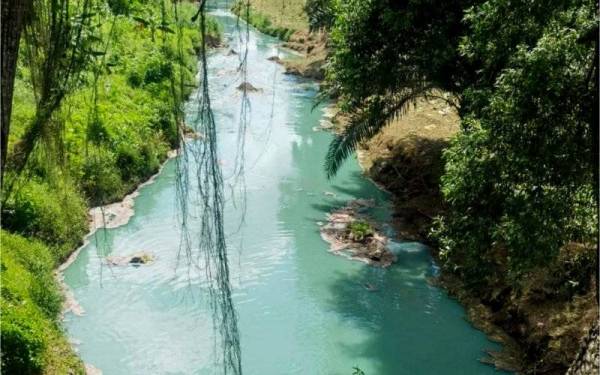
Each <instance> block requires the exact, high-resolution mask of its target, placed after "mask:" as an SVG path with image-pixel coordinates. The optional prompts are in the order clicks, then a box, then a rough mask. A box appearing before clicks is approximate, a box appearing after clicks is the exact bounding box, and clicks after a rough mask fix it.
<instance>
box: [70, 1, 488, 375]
mask: <svg viewBox="0 0 600 375" xmlns="http://www.w3.org/2000/svg"><path fill="white" fill-rule="evenodd" d="M213 15H214V16H215V17H216V18H217V19H218V20H219V22H220V23H221V25H222V26H223V32H224V35H225V38H226V39H227V40H228V41H229V43H230V46H231V47H232V48H234V49H235V48H239V49H242V48H243V47H237V43H238V42H237V41H238V36H237V35H238V34H237V33H238V29H237V28H236V20H235V18H234V17H233V16H232V15H231V14H229V13H226V12H224V11H217V12H213ZM277 45H278V42H277V40H275V39H273V38H271V37H267V36H264V35H262V34H259V33H257V32H255V31H251V32H250V41H249V43H248V49H249V53H248V81H249V82H250V83H251V84H252V85H254V86H255V87H257V88H259V89H260V90H261V91H259V92H255V93H250V94H249V96H250V97H249V99H250V103H251V122H250V124H249V125H248V131H247V134H246V137H245V144H246V150H245V151H246V153H245V160H246V163H245V186H246V191H247V196H246V214H245V220H244V224H243V225H242V226H241V228H240V222H241V209H240V207H241V205H240V198H239V197H237V198H236V197H235V194H233V196H232V194H229V193H226V196H227V197H228V198H229V199H228V201H227V203H226V212H225V229H226V231H227V233H228V237H227V242H228V247H229V256H230V267H231V277H232V279H231V282H232V287H233V299H234V303H235V306H236V309H237V312H238V315H239V327H240V334H241V342H242V360H243V369H244V373H246V374H257V375H279V374H310V375H312V374H345V375H350V374H352V373H353V367H354V366H357V367H360V368H361V369H362V370H363V371H364V372H365V374H367V375H375V374H390V375H400V374H407V375H408V374H411V375H413V374H461V375H463V374H491V373H496V371H495V370H493V368H491V367H489V366H486V365H484V364H482V363H480V362H479V361H478V359H479V358H481V357H483V356H484V355H485V353H484V350H485V349H498V347H497V345H495V344H494V343H491V342H490V341H488V340H487V339H486V337H485V336H484V334H483V333H481V332H480V331H478V330H475V329H474V328H473V327H472V326H471V325H470V324H469V323H468V322H467V321H466V320H465V312H464V310H463V309H462V308H461V306H460V305H459V304H458V303H457V302H456V301H454V300H453V299H450V298H449V297H448V296H447V295H446V293H445V292H444V291H442V290H440V289H438V288H436V287H433V286H431V285H430V284H428V282H427V280H426V279H427V278H428V277H431V276H434V275H435V272H436V267H435V264H434V263H433V261H432V259H431V257H430V256H429V254H428V251H427V249H426V247H424V246H423V245H421V244H419V243H412V242H400V241H399V242H396V243H394V244H393V249H394V251H395V252H396V253H397V254H398V263H397V264H395V265H393V266H392V267H390V268H389V269H387V270H383V269H376V268H372V267H369V266H367V265H365V264H363V263H360V262H356V261H351V260H348V259H345V258H342V257H338V256H335V255H332V254H330V253H328V251H327V250H328V245H327V244H326V243H325V242H324V241H323V240H322V239H321V238H320V236H319V227H318V225H317V222H318V221H324V220H325V215H326V213H327V212H329V211H331V210H332V209H334V208H336V207H340V206H343V205H344V204H345V203H346V202H347V201H349V200H352V199H356V198H372V199H374V200H375V201H376V202H377V207H376V208H375V209H373V210H372V214H373V216H375V217H377V218H378V219H380V220H382V221H385V220H386V219H388V218H389V213H390V207H389V197H388V196H387V195H386V194H385V193H383V192H381V191H379V190H378V189H377V188H376V187H375V186H374V185H373V184H372V183H371V182H370V181H369V180H367V179H365V178H364V177H363V176H362V175H361V172H360V169H359V166H358V165H357V163H356V160H354V159H352V160H349V161H348V162H347V163H346V164H345V165H344V167H343V168H342V170H341V171H340V173H339V175H338V176H337V177H336V178H335V179H333V180H331V181H328V180H327V179H326V177H325V175H324V172H323V167H322V165H323V158H324V155H325V152H326V150H327V145H328V143H329V141H330V140H331V137H332V136H331V135H330V134H328V133H326V132H322V131H317V129H315V127H318V126H319V121H320V120H321V119H322V117H323V110H324V108H323V107H316V108H314V109H313V105H314V98H315V95H316V94H317V89H318V88H317V86H316V85H315V84H314V83H312V82H310V81H305V80H302V79H299V78H297V77H292V76H288V75H285V74H283V68H282V67H281V66H280V65H278V64H276V63H274V62H271V61H268V60H267V58H268V57H270V56H273V55H275V54H279V55H280V56H284V55H285V54H286V52H284V51H281V50H279V48H278V47H277ZM227 52H228V48H224V49H219V50H217V51H213V52H211V56H210V58H209V65H210V72H209V78H210V85H211V100H212V104H213V109H214V112H215V116H216V122H217V126H218V136H219V152H220V155H221V156H220V157H221V164H222V165H223V168H224V174H225V177H227V176H228V175H229V174H231V172H232V169H233V167H232V166H233V165H234V164H235V157H236V152H237V150H238V147H237V138H238V128H239V116H240V115H239V113H240V106H241V95H240V92H239V91H238V90H236V87H237V86H238V85H239V84H240V83H241V81H240V77H239V74H238V73H237V72H236V68H237V67H238V65H239V59H240V56H239V55H235V54H230V53H227ZM193 111H194V105H193V103H190V104H189V105H188V112H189V118H188V121H193V116H192V112H193ZM175 181H176V174H175V162H174V161H173V160H171V161H169V162H168V163H167V164H166V166H165V168H164V169H163V171H162V173H161V174H160V175H159V176H158V177H157V178H156V182H155V183H154V184H151V185H148V186H146V187H144V188H142V190H141V194H140V195H139V197H137V198H136V200H135V216H134V217H133V218H132V219H131V220H130V222H129V223H128V224H127V225H125V226H122V227H119V228H116V229H109V230H105V231H98V232H97V233H96V234H95V235H94V236H92V237H91V241H90V244H89V245H87V246H86V247H84V248H83V249H82V251H81V253H80V255H79V257H78V258H77V260H76V261H75V262H74V263H73V264H72V265H71V266H70V267H69V268H68V269H67V270H66V272H65V281H66V283H67V284H68V285H69V286H70V287H71V288H72V290H73V292H74V295H75V297H76V299H77V300H78V301H79V303H80V304H81V305H82V307H83V308H84V309H85V314H84V315H83V316H74V315H72V314H68V315H67V317H66V319H65V326H66V328H67V330H68V333H69V335H70V336H71V338H72V341H73V343H74V345H75V346H76V348H77V349H78V351H79V353H80V355H81V357H82V358H83V360H84V361H85V362H87V363H90V364H92V365H94V366H95V367H98V368H100V369H101V370H102V371H103V373H104V374H105V375H120V374H216V373H220V372H219V371H218V365H217V364H215V360H214V359H213V358H214V350H215V344H214V335H213V326H212V323H211V315H210V309H209V308H208V307H207V301H206V299H207V297H206V293H205V292H203V288H202V286H203V283H204V281H203V276H202V275H197V274H195V273H194V272H191V273H188V272H187V269H186V267H185V266H181V264H180V267H179V268H177V269H176V265H177V252H178V248H179V239H180V230H179V226H178V219H177V218H178V215H177V210H178V208H177V204H176V198H175V196H176V193H175V191H176V190H175V189H176V186H175ZM233 183H234V181H233V180H232V179H227V180H226V183H225V190H226V192H228V191H229V190H231V189H229V186H230V185H232V184H233ZM236 186H238V187H239V181H238V185H236ZM232 191H239V189H235V188H234V189H232ZM388 230H389V228H388ZM140 250H144V251H149V252H152V253H154V254H155V255H156V257H157V259H156V261H155V262H154V263H153V264H151V265H146V266H142V267H137V268H136V267H112V268H108V267H107V266H103V261H102V259H103V257H104V256H105V255H106V253H107V252H108V253H110V254H112V255H125V254H130V253H133V252H137V251H140ZM365 284H371V285H372V286H374V287H375V288H376V291H370V290H367V288H365ZM215 366H217V367H215Z"/></svg>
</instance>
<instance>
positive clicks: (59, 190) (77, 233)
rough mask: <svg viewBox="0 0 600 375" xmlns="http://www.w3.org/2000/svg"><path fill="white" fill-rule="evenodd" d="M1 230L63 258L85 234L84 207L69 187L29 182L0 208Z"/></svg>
mask: <svg viewBox="0 0 600 375" xmlns="http://www.w3.org/2000/svg"><path fill="white" fill-rule="evenodd" d="M2 227H3V228H5V229H9V230H11V231H15V232H18V233H20V234H22V235H24V236H31V237H35V238H37V239H40V240H42V241H44V242H46V243H48V244H51V245H53V246H55V247H56V249H57V250H56V251H57V254H56V256H57V258H62V257H63V256H65V255H66V254H67V253H68V252H69V251H70V250H71V249H73V248H74V247H75V246H76V245H77V244H78V243H79V242H80V241H81V238H82V236H83V235H84V234H85V233H86V231H87V221H86V205H85V202H84V201H83V200H82V198H81V197H80V195H79V194H78V192H77V191H75V190H74V189H73V187H72V186H70V185H68V184H64V183H59V184H57V185H51V184H49V183H47V182H42V181H39V180H37V179H30V180H28V181H27V182H25V183H24V184H23V185H22V186H19V187H17V190H16V191H15V192H14V193H13V194H12V195H11V197H10V199H9V200H8V201H7V202H6V203H5V204H4V206H3V207H2Z"/></svg>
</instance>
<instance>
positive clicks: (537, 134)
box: [438, 1, 598, 280]
mask: <svg viewBox="0 0 600 375" xmlns="http://www.w3.org/2000/svg"><path fill="white" fill-rule="evenodd" d="M536 5H539V7H537V6H533V7H531V8H529V7H527V9H518V8H517V9H515V8H514V7H513V6H510V7H509V6H508V3H506V2H504V1H496V2H487V3H485V4H484V5H482V6H481V7H480V8H476V9H472V10H471V11H470V13H469V14H468V17H467V20H468V21H469V22H471V24H472V28H473V30H475V32H474V34H472V35H471V36H469V37H467V38H465V40H464V43H463V45H462V49H463V51H465V54H467V53H468V54H469V55H470V56H472V57H473V58H474V59H478V60H479V59H481V60H483V62H482V65H483V66H484V69H493V70H497V69H498V66H499V65H500V66H502V69H500V70H499V71H498V73H497V74H496V75H495V77H496V80H495V82H494V84H493V86H492V87H488V85H487V84H485V82H484V81H483V80H481V81H479V82H478V84H477V85H473V86H472V88H470V89H469V90H466V91H465V99H464V100H463V102H464V103H465V106H466V107H467V108H469V109H470V110H471V111H472V112H471V115H469V116H466V117H465V118H464V119H463V128H464V131H463V133H462V134H460V135H459V136H458V138H457V140H455V142H454V143H453V145H452V147H451V148H450V149H449V150H448V151H447V152H446V155H445V158H446V161H447V165H446V174H445V176H444V177H443V179H442V191H443V194H444V197H445V198H446V201H447V202H448V203H449V212H448V215H447V216H446V218H445V219H444V223H443V226H441V227H440V229H441V230H440V232H438V236H439V238H440V239H441V243H442V245H443V247H444V248H445V249H446V250H445V252H444V254H445V256H446V259H447V260H448V261H449V262H450V263H462V264H464V265H466V267H465V268H464V269H463V270H462V271H461V273H462V274H463V276H465V277H466V278H467V279H471V280H477V279H481V277H482V276H483V275H486V274H487V275H488V276H489V270H490V268H494V269H496V272H504V270H503V269H502V268H503V267H500V268H499V267H494V265H493V264H492V262H493V259H495V258H497V256H496V255H495V254H496V253H497V252H498V251H501V252H502V253H505V255H506V257H507V261H508V264H507V265H506V266H505V267H507V270H508V271H509V272H508V275H509V277H513V278H516V277H518V276H519V275H520V273H522V272H524V271H526V270H528V269H531V268H532V267H533V266H535V265H540V264H546V263H548V262H549V261H551V260H552V259H555V258H556V257H557V256H558V254H559V250H560V249H561V248H562V247H563V246H564V245H565V244H567V243H568V242H580V243H594V242H595V238H596V236H597V228H596V227H595V226H594V223H596V222H597V219H598V216H597V215H598V212H597V209H596V206H595V202H594V194H593V191H594V184H593V173H592V171H593V168H595V167H596V168H597V166H594V165H593V164H591V163H590V161H591V160H592V159H591V154H590V153H591V150H592V143H593V139H592V132H591V129H590V126H591V125H592V121H591V118H590V111H589V108H591V107H592V106H593V105H594V103H593V92H592V90H593V86H592V85H590V82H589V80H590V76H589V74H590V66H591V65H592V61H593V56H592V53H593V50H592V49H591V48H590V46H587V45H585V44H582V43H580V42H579V41H578V39H579V37H580V36H581V34H582V33H583V32H584V31H585V29H586V25H587V24H589V23H590V22H593V19H594V18H593V9H594V8H593V6H592V5H593V4H592V3H588V4H586V3H585V2H572V3H571V6H570V7H567V8H566V9H563V8H561V7H559V8H556V9H548V8H547V7H546V6H542V4H541V3H540V4H537V3H536ZM498 12H501V13H502V15H503V21H502V22H503V24H504V25H506V26H507V27H506V28H505V29H503V30H506V31H505V32H504V33H502V32H498V31H497V30H496V29H494V30H496V31H495V32H494V33H493V34H488V33H484V32H483V30H486V29H487V30H488V31H491V29H492V27H493V24H496V23H497V20H496V17H497V16H498ZM524 15H527V17H525V19H527V20H529V22H522V20H523V16H524ZM574 19H575V20H576V22H575V23H573V21H572V20H574ZM573 25H578V26H577V27H574V26H573ZM481 38H484V40H485V41H486V42H484V41H482V40H480V39H481ZM490 46H501V48H494V47H490ZM511 51H512V53H510V52H511ZM501 64H504V65H501ZM486 73H487V72H485V71H482V74H484V75H485V76H487V74H486Z"/></svg>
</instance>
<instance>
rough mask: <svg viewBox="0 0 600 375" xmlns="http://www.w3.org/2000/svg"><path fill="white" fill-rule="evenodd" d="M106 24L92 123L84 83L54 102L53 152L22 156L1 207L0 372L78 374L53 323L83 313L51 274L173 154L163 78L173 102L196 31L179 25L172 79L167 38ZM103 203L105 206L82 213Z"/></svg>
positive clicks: (129, 206) (24, 75)
mask: <svg viewBox="0 0 600 375" xmlns="http://www.w3.org/2000/svg"><path fill="white" fill-rule="evenodd" d="M148 7H150V8H151V7H153V5H148ZM180 11H181V15H182V16H183V17H184V18H185V19H186V20H189V19H190V18H191V16H192V15H193V14H194V13H195V11H196V7H195V6H194V5H193V4H184V5H182V6H181V9H180ZM168 16H169V17H170V16H172V15H171V14H169V15H168ZM110 17H111V19H112V18H113V17H112V15H110ZM115 19H116V21H115V24H114V26H113V27H114V30H118V33H116V34H115V36H114V39H113V40H112V43H111V45H110V46H109V48H108V53H107V57H106V58H107V61H110V67H109V68H107V69H106V70H105V71H103V72H102V74H101V75H100V77H99V78H98V87H102V88H103V89H102V90H99V94H98V98H97V108H96V109H95V112H94V113H95V117H94V122H93V124H92V125H90V124H89V116H90V111H91V109H90V104H89V100H88V99H89V97H91V93H92V91H93V87H92V86H91V85H90V84H87V83H86V84H83V85H81V86H80V87H78V88H77V90H75V91H74V92H72V93H70V94H69V95H68V96H67V97H66V98H65V100H64V111H61V115H60V117H61V119H62V120H63V121H64V124H63V126H64V132H63V134H62V135H63V137H64V139H62V138H61V140H60V141H61V142H64V143H62V145H63V148H60V149H59V150H60V152H62V153H61V154H59V155H54V154H53V153H54V152H56V150H55V149H52V148H50V149H45V148H44V147H45V146H47V143H44V142H42V144H41V145H39V146H38V150H37V151H36V152H37V153H38V154H34V155H33V156H32V158H31V163H30V164H31V165H30V166H29V169H28V170H27V172H26V173H27V175H28V178H26V179H22V180H18V182H17V184H16V186H17V187H16V188H15V189H14V191H13V192H12V194H11V195H10V197H9V198H8V199H6V200H5V201H4V204H3V207H2V245H3V248H2V256H1V260H2V270H3V272H2V299H1V303H2V313H3V319H2V326H1V329H2V352H3V355H2V369H3V371H6V372H7V373H15V374H16V373H42V374H60V375H62V374H67V373H73V374H83V373H85V371H86V369H85V368H84V365H83V363H81V361H80V360H79V359H78V357H77V354H76V352H75V350H74V349H73V348H72V347H71V344H70V343H69V342H68V339H67V338H66V336H65V335H64V333H63V330H62V327H61V322H60V320H61V318H62V316H63V314H64V309H63V300H66V304H67V306H68V307H69V308H70V309H71V311H73V312H74V313H76V314H77V313H79V314H82V313H83V309H81V307H80V306H78V305H77V304H76V303H75V302H74V299H73V298H72V296H70V295H69V293H66V296H65V297H63V296H62V295H61V280H60V279H61V276H60V272H61V271H62V270H64V268H65V267H66V265H67V264H68V262H69V261H73V260H74V259H75V257H76V255H77V250H75V249H79V248H80V247H81V246H82V242H83V241H84V240H82V239H84V238H87V236H86V233H88V236H89V233H90V229H91V228H90V222H95V223H96V224H95V225H93V228H94V229H97V228H98V227H101V226H102V225H103V224H98V223H100V222H102V223H105V224H108V226H116V225H121V224H123V223H125V222H127V220H128V218H129V217H131V215H132V214H133V203H132V202H133V198H134V196H135V195H136V194H137V189H139V188H140V186H141V185H144V181H147V180H148V178H151V177H152V176H154V175H156V173H158V172H159V171H160V169H161V166H162V165H163V163H164V161H165V160H166V159H167V158H168V157H172V156H173V153H172V152H169V149H171V148H173V147H175V146H176V145H177V143H178V139H179V134H178V128H179V127H178V126H177V124H176V122H175V121H174V120H173V118H172V108H171V107H170V105H171V104H170V103H171V102H172V100H171V99H169V98H172V95H173V92H172V86H171V84H170V82H171V78H173V79H179V78H181V79H182V82H183V84H184V87H183V92H182V93H181V95H182V98H183V99H185V97H186V96H187V95H189V94H190V93H191V91H192V87H193V86H194V80H195V79H194V76H195V73H196V70H197V56H196V53H197V51H198V50H199V48H198V46H199V45H200V43H201V42H202V41H201V38H200V37H199V35H198V32H197V28H196V26H195V25H194V24H193V23H191V22H188V21H185V22H183V23H182V24H181V26H182V34H181V35H180V36H179V37H180V38H181V48H182V49H181V51H182V53H183V56H182V57H181V62H182V64H183V66H181V69H179V70H177V73H175V72H174V70H173V69H171V68H169V64H170V62H169V61H168V60H167V54H170V56H174V55H175V48H176V47H177V44H176V41H175V37H174V36H170V34H168V35H166V36H165V38H164V43H162V44H159V43H155V42H154V39H155V35H154V34H155V31H154V30H151V29H150V28H146V27H145V25H144V24H143V22H142V21H140V20H136V19H134V18H131V17H115ZM208 29H209V33H210V38H209V40H207V42H208V43H209V44H210V45H211V46H212V45H213V44H214V42H215V40H216V39H219V38H220V34H219V31H218V28H217V26H216V24H215V23H214V22H212V20H211V21H210V22H209V24H208ZM102 32H103V33H108V32H109V31H108V29H107V30H102ZM103 35H104V34H103ZM173 75H176V76H177V77H178V78H176V77H173ZM28 77H29V70H28V68H27V67H26V66H25V64H20V65H19V73H18V74H17V79H16V82H15V97H14V103H15V104H14V110H13V113H12V130H14V131H12V132H11V138H10V142H9V154H8V163H7V164H8V166H7V176H8V178H13V177H14V176H13V174H12V172H11V171H10V166H11V165H12V164H11V163H12V160H13V158H17V157H18V156H19V155H18V151H19V144H20V142H21V137H22V136H23V134H24V133H25V132H26V129H27V126H28V124H29V123H30V121H31V119H32V117H33V116H34V115H35V100H34V95H33V88H32V86H31V82H29V78H28ZM187 133H189V131H188V132H187ZM47 141H48V143H51V142H54V141H55V140H54V139H52V140H47ZM52 144H53V145H54V143H52ZM42 156H43V157H42ZM54 158H56V159H54ZM59 159H61V160H64V161H65V164H64V165H61V166H60V167H56V166H54V165H52V164H51V163H46V162H45V161H44V160H52V161H57V160H59ZM57 163H58V162H57ZM146 183H147V182H146ZM3 193H6V192H3ZM124 198H125V200H124V201H122V200H123V199H124ZM114 202H119V203H114ZM111 203H112V204H111ZM106 204H109V207H108V209H107V210H100V209H98V208H96V209H91V208H90V207H93V206H102V205H106ZM88 210H91V211H90V213H91V216H88V214H87V212H88ZM102 211H104V212H105V213H106V214H107V216H106V217H105V218H102V214H101V212H102ZM92 230H93V229H92ZM65 262H67V263H65ZM63 291H64V290H63Z"/></svg>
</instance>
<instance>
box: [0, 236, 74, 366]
mask: <svg viewBox="0 0 600 375" xmlns="http://www.w3.org/2000/svg"><path fill="white" fill-rule="evenodd" d="M0 238H1V241H2V254H1V256H0V260H1V266H0V267H1V274H0V276H1V281H2V285H1V288H0V290H1V297H0V306H1V307H2V326H1V333H2V372H3V373H6V374H38V373H45V374H67V373H73V374H84V369H83V365H82V363H81V361H80V360H79V359H78V358H77V356H76V355H75V353H74V352H73V349H72V348H71V346H70V344H69V343H68V341H67V339H66V337H65V336H64V335H63V333H62V330H61V328H60V326H59V323H58V321H57V316H58V314H59V312H60V309H61V303H62V295H61V294H60V290H59V286H58V284H57V282H56V280H55V279H54V277H53V269H54V267H55V266H56V265H57V263H58V257H57V254H56V252H54V251H52V249H51V248H50V247H48V246H46V245H44V244H43V243H42V242H40V241H33V240H28V239H26V238H24V237H22V236H19V235H16V234H11V233H8V232H6V231H4V230H2V231H1V233H0Z"/></svg>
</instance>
